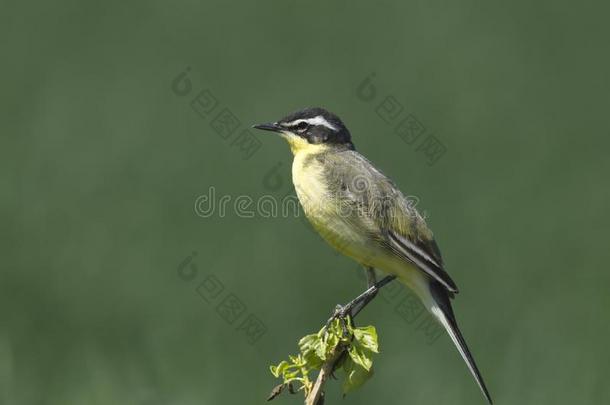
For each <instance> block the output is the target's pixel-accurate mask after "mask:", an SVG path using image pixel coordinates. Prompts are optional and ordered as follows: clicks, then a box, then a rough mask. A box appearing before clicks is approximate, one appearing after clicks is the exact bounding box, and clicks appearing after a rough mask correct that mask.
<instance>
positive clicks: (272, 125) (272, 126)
mask: <svg viewBox="0 0 610 405" xmlns="http://www.w3.org/2000/svg"><path fill="white" fill-rule="evenodd" d="M252 128H256V129H262V130H263V131H273V132H282V131H283V130H284V128H282V127H281V126H280V125H278V124H277V122H267V123H266V124H258V125H252Z"/></svg>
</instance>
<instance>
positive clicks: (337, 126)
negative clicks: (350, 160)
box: [253, 107, 354, 154]
mask: <svg viewBox="0 0 610 405" xmlns="http://www.w3.org/2000/svg"><path fill="white" fill-rule="evenodd" d="M253 127H254V128H258V129H262V130H265V131H273V132H277V133H279V134H280V135H282V136H283V137H284V138H286V140H287V141H288V143H289V144H290V148H291V149H292V152H293V153H295V154H296V153H297V152H299V151H301V150H313V149H325V148H340V149H345V148H347V149H354V145H353V144H352V139H351V135H350V133H349V131H348V130H347V128H346V127H345V125H344V124H343V122H342V121H341V120H340V119H339V117H337V116H336V115H335V114H333V113H331V112H329V111H326V110H325V109H323V108H319V107H315V108H305V109H303V110H299V111H296V112H294V113H292V114H289V115H287V116H286V117H284V118H282V119H280V120H279V121H275V122H269V123H266V124H258V125H254V126H253Z"/></svg>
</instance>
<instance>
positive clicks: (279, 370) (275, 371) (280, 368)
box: [270, 360, 289, 378]
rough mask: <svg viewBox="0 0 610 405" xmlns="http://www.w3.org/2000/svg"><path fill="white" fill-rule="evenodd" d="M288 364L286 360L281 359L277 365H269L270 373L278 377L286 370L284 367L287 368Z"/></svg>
mask: <svg viewBox="0 0 610 405" xmlns="http://www.w3.org/2000/svg"><path fill="white" fill-rule="evenodd" d="M288 366H289V364H288V362H287V361H286V360H283V361H282V362H281V363H280V364H278V365H277V366H271V367H270V370H271V374H273V376H274V377H275V378H279V377H280V375H283V374H284V372H285V371H286V369H287V368H288Z"/></svg>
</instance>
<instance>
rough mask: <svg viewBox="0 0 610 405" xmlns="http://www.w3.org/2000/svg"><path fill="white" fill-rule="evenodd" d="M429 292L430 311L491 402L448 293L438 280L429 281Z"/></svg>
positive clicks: (490, 402)
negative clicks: (431, 302) (458, 323)
mask: <svg viewBox="0 0 610 405" xmlns="http://www.w3.org/2000/svg"><path fill="white" fill-rule="evenodd" d="M430 292H431V294H432V298H433V299H434V301H435V303H436V305H432V307H431V308H430V311H431V312H432V313H433V314H434V316H436V318H437V319H438V320H439V321H440V323H441V324H442V325H443V326H444V327H445V329H446V330H447V333H448V334H449V337H451V340H452V341H453V343H454V344H455V346H456V347H457V349H458V351H459V352H460V355H462V358H463V359H464V361H465V362H466V365H467V366H468V369H470V372H471V373H472V376H473V377H474V379H475V380H476V382H477V384H478V385H479V388H480V389H481V392H482V393H483V395H485V398H486V399H487V402H489V404H490V405H491V404H492V401H491V396H490V395H489V391H487V387H486V386H485V382H484V381H483V377H482V376H481V373H480V372H479V369H478V368H477V364H476V363H475V362H474V358H473V357H472V354H470V350H469V349H468V346H467V345H466V341H465V340H464V337H463V336H462V332H460V329H459V328H458V325H457V322H456V320H455V315H454V314H453V309H452V308H451V302H450V300H449V293H448V292H447V290H446V289H445V287H443V286H442V285H441V284H440V283H439V282H437V281H430Z"/></svg>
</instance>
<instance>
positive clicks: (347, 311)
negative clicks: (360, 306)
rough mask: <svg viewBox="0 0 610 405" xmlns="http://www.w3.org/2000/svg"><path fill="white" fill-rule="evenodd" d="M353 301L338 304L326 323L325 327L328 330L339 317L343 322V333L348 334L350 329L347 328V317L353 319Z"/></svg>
mask: <svg viewBox="0 0 610 405" xmlns="http://www.w3.org/2000/svg"><path fill="white" fill-rule="evenodd" d="M350 304H351V302H350V303H349V304H347V305H339V304H337V306H336V307H335V310H334V311H333V314H332V316H331V317H330V318H328V321H326V325H325V326H324V328H325V329H326V330H328V328H330V325H331V324H332V323H333V321H334V320H335V319H338V320H339V321H340V322H341V327H342V329H343V333H344V334H345V335H347V334H348V330H347V318H348V317H349V318H350V320H351V317H352V314H351V310H352V307H353V305H350Z"/></svg>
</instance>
